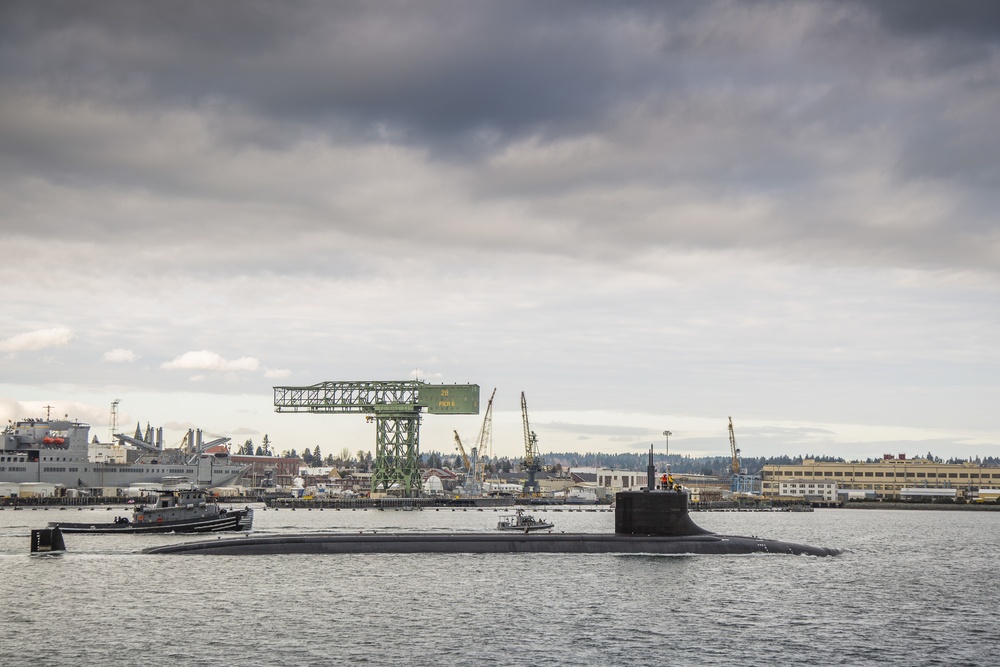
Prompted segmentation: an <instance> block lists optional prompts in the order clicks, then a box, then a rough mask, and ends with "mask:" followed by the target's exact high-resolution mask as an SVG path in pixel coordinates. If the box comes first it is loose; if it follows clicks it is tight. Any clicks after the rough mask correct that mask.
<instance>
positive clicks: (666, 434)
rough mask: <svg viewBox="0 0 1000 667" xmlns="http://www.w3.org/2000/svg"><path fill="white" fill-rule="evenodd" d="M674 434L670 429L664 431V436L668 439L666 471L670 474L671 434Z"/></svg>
mask: <svg viewBox="0 0 1000 667" xmlns="http://www.w3.org/2000/svg"><path fill="white" fill-rule="evenodd" d="M672 435H673V433H671V432H670V431H664V432H663V437H664V438H666V439H667V470H666V472H667V473H668V474H669V473H670V436H672Z"/></svg>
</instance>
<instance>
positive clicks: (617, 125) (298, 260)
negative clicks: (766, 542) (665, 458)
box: [0, 0, 1000, 458]
mask: <svg viewBox="0 0 1000 667" xmlns="http://www.w3.org/2000/svg"><path fill="white" fill-rule="evenodd" d="M0 91H2V92H0V248H2V260H0V305H2V307H3V312H4V317H3V318H2V319H0V417H2V418H3V419H4V421H6V419H13V418H19V417H26V416H43V415H44V407H43V406H46V405H51V406H53V407H54V411H55V413H57V414H69V415H70V416H71V417H76V418H79V419H82V420H84V421H88V422H90V423H91V424H92V426H93V433H94V434H96V435H98V436H99V437H100V438H101V439H102V440H105V439H107V437H108V430H109V415H110V406H111V402H112V401H113V400H115V399H120V400H121V404H120V408H119V410H120V422H121V423H122V424H124V425H125V428H124V430H126V431H132V430H134V428H135V424H136V422H141V423H142V424H143V426H144V427H145V424H146V423H150V424H152V425H154V426H156V425H162V426H166V427H168V432H167V433H166V438H167V440H168V442H176V441H178V440H179V439H180V437H181V431H182V430H183V429H186V428H187V426H188V425H192V426H197V427H201V428H203V429H205V430H206V431H208V432H210V433H217V434H222V435H230V436H232V437H233V439H234V441H235V442H237V443H242V442H243V441H244V440H246V439H247V438H252V439H253V440H254V441H255V442H256V443H258V444H259V442H260V440H261V438H262V437H263V435H264V434H265V433H267V434H268V435H269V438H270V440H271V441H272V442H273V443H274V445H275V447H276V448H277V449H278V450H279V451H280V450H283V449H291V448H296V449H298V450H300V451H301V449H302V447H303V446H309V447H310V448H311V447H314V446H316V445H319V446H320V447H321V449H322V450H323V451H324V453H332V452H339V451H340V449H342V448H343V447H345V446H346V447H349V448H350V449H351V450H352V451H357V450H358V449H371V450H373V449H374V439H375V432H374V428H373V427H372V426H371V425H368V424H365V423H364V419H363V418H362V417H360V416H351V415H342V416H315V415H288V414H281V415H278V414H275V413H274V411H273V406H272V399H273V394H272V387H273V386H275V385H311V384H314V383H317V382H323V381H331V380H406V379H412V378H414V377H418V378H420V379H423V380H426V381H429V382H449V383H450V382H472V383H476V384H479V385H480V386H481V387H482V395H483V399H482V400H483V402H484V404H485V401H486V399H487V398H488V396H489V393H490V392H491V391H492V389H493V388H494V387H496V388H497V395H496V403H495V408H494V409H495V411H496V415H495V435H494V438H495V451H496V452H497V453H499V454H504V455H510V456H515V455H517V454H518V453H520V454H522V455H523V451H524V449H523V440H522V436H521V425H520V419H521V415H520V403H519V401H520V393H521V392H522V391H524V392H525V393H526V396H527V401H528V408H529V413H530V417H531V422H532V428H533V429H534V430H535V431H536V433H537V434H538V439H539V448H540V450H541V452H542V454H543V456H544V454H545V453H546V452H547V451H548V452H554V451H567V450H577V451H606V452H607V451H616V452H617V451H622V452H628V451H636V452H637V451H645V450H646V449H648V447H649V445H650V444H651V443H655V444H656V445H657V448H658V451H660V448H661V447H664V448H665V445H666V443H665V441H664V438H663V436H662V435H661V433H662V432H663V430H664V429H669V430H670V431H672V433H673V435H672V436H671V438H670V450H671V452H673V453H688V454H691V455H720V456H722V455H727V454H728V450H729V443H728V433H727V426H728V417H729V416H732V418H733V421H734V424H735V426H736V434H737V440H738V442H739V444H740V446H741V448H742V450H743V452H744V454H746V455H751V456H769V455H776V454H786V453H787V454H792V455H795V454H829V455H839V456H845V457H848V458H856V457H860V458H866V457H879V456H881V455H882V454H884V453H893V454H898V453H901V452H906V453H907V454H908V455H910V456H915V455H922V454H926V453H927V452H928V451H932V452H933V453H934V454H935V455H938V456H942V457H946V458H947V457H949V456H960V457H970V456H977V455H979V456H983V455H992V456H1000V430H998V427H997V424H998V414H1000V408H998V406H1000V384H998V378H1000V222H998V216H1000V159H998V156H1000V131H998V129H997V128H998V123H997V119H998V118H1000V3H996V2H993V1H983V2H949V3H945V2H937V1H928V2H922V1H920V0H898V1H895V2H859V3H854V2H849V1H838V2H832V1H831V2H806V1H802V2H710V1H702V0H698V1H692V2H671V3H649V2H635V3H629V2H615V3H586V2H567V3H560V2H545V3H538V2H511V1H507V0H505V1H503V2H465V1H463V2H457V1H456V2H434V1H431V2H377V3H328V2H259V3H255V2H242V1H241V2H212V3H204V2H172V3H137V2H132V1H123V2H98V3H78V2H44V1H42V2H39V1H26V2H13V1H11V2H4V3H3V4H2V5H0ZM481 419H482V417H481V416H462V417H442V416H428V417H426V419H425V420H424V423H423V427H422V431H421V443H422V449H424V450H431V449H437V450H440V451H445V452H450V451H453V445H452V429H457V430H458V431H459V433H461V434H462V436H463V438H464V439H465V440H466V442H469V441H471V440H473V439H474V438H475V435H476V432H477V431H478V429H479V425H480V422H481Z"/></svg>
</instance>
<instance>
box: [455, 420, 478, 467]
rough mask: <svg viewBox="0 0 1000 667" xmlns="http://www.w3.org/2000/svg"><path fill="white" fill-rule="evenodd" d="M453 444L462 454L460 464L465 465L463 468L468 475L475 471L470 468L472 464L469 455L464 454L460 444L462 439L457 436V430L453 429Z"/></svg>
mask: <svg viewBox="0 0 1000 667" xmlns="http://www.w3.org/2000/svg"><path fill="white" fill-rule="evenodd" d="M455 446H456V447H458V451H459V453H460V454H461V455H462V464H463V465H465V470H466V471H467V472H468V473H469V474H470V475H474V474H475V471H474V470H473V469H472V464H471V463H469V457H468V456H466V455H465V447H463V446H462V439H461V438H460V437H458V431H455Z"/></svg>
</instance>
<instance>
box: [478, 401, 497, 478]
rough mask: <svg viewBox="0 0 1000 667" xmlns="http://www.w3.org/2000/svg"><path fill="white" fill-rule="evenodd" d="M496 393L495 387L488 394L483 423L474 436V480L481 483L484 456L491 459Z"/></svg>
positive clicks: (483, 472) (484, 472)
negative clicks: (476, 435) (475, 462)
mask: <svg viewBox="0 0 1000 667" xmlns="http://www.w3.org/2000/svg"><path fill="white" fill-rule="evenodd" d="M496 395H497V390H496V387H494V388H493V393H492V394H490V400H489V402H487V403H486V413H485V414H484V415H483V425H482V427H481V428H480V429H479V437H478V438H476V448H475V449H473V450H472V451H473V452H475V454H476V456H475V457H474V458H476V459H477V462H478V465H477V466H476V481H478V482H480V483H481V484H485V483H486V457H487V456H489V458H490V460H491V461H492V460H493V397H494V396H496Z"/></svg>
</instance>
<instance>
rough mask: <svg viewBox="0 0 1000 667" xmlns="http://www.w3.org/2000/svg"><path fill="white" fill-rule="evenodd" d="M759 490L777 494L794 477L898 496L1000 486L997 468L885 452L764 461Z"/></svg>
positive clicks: (969, 494) (887, 496) (969, 492)
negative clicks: (866, 457)
mask: <svg viewBox="0 0 1000 667" xmlns="http://www.w3.org/2000/svg"><path fill="white" fill-rule="evenodd" d="M761 478H762V482H761V491H762V493H763V495H764V496H766V497H772V498H774V497H778V496H779V495H780V494H781V483H782V482H783V481H784V482H787V481H791V480H792V479H795V480H806V481H809V480H819V479H822V480H823V481H834V482H836V483H837V485H838V487H839V488H840V489H841V490H843V491H864V492H866V495H868V496H869V497H872V496H874V497H876V498H885V499H898V498H899V497H900V491H901V490H902V489H904V488H914V487H924V488H930V489H955V490H956V491H957V492H958V495H959V496H964V497H966V498H969V499H971V498H972V497H973V496H975V495H977V494H978V491H979V489H980V488H983V489H991V488H994V487H998V486H1000V468H995V467H994V468H990V467H985V466H981V465H977V464H974V463H935V462H933V461H929V460H927V459H919V458H918V459H908V458H906V457H905V455H900V456H899V457H890V456H886V457H885V458H884V459H883V460H881V461H876V462H873V463H861V462H857V461H856V462H853V463H835V462H830V461H816V460H814V459H805V460H804V461H802V464H801V465H766V466H764V469H763V470H762V471H761Z"/></svg>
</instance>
